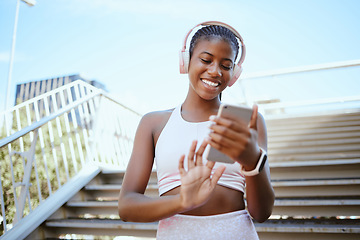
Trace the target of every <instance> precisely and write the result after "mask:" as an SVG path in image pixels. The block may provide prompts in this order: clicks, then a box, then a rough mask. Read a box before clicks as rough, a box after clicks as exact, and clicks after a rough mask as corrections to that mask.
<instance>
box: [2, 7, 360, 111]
mask: <svg viewBox="0 0 360 240" xmlns="http://www.w3.org/2000/svg"><path fill="white" fill-rule="evenodd" d="M15 8H16V0H2V1H0V85H1V89H0V91H1V92H0V96H1V97H0V111H1V110H3V105H4V99H5V94H6V82H7V77H8V67H9V56H10V49H11V40H12V31H13V25H14V18H15ZM208 20H218V21H223V22H226V23H228V24H230V25H232V26H233V27H234V28H236V29H237V30H238V31H239V32H240V34H241V35H242V37H243V38H244V41H245V44H246V47H247V56H246V59H245V62H244V64H243V68H244V72H243V73H244V76H246V74H251V73H254V72H259V71H268V70H273V69H283V68H291V67H298V66H308V65H313V64H322V63H331V62H341V61H347V60H355V59H360V47H359V46H358V45H359V43H360V27H359V23H360V1H357V0H352V1H350V0H341V1H340V0H338V1H334V0H316V1H314V0H302V1H299V0H298V1H295V0H287V1H285V0H283V1H276V0H261V1H260V0H254V1H242V0H239V1H236V0H221V1H220V0H218V1H211V0H207V1H206V0H181V1H165V0H163V1H162V0H152V1H146V0H133V1H121V0H51V1H49V0H37V4H36V5H35V6H34V7H28V6H27V5H26V4H24V3H23V2H21V4H20V11H19V19H18V29H17V41H16V49H15V57H14V66H13V77H12V88H11V89H12V90H11V94H12V95H11V96H12V99H11V102H13V97H14V92H15V85H16V84H17V83H23V82H27V81H33V80H40V79H47V78H51V77H57V76H63V75H69V74H76V73H80V74H82V75H83V76H84V77H86V78H89V79H94V80H98V81H100V82H102V83H104V84H105V85H106V87H107V89H108V90H109V91H110V92H111V93H112V94H114V95H116V96H117V97H118V99H120V101H121V102H123V103H124V104H125V105H128V106H129V107H132V108H134V109H135V110H138V111H140V112H142V113H144V112H148V111H152V110H160V109H165V108H171V107H174V106H176V105H178V104H179V103H181V101H183V99H184V98H185V96H186V93H187V88H188V82H187V76H186V75H180V74H179V70H178V53H179V50H180V47H181V44H182V41H183V38H184V35H185V34H186V32H187V31H188V30H189V29H190V28H192V27H193V26H194V25H196V24H198V23H199V22H202V21H208ZM305 75H306V74H305ZM350 75H351V76H350ZM306 76H307V77H306V78H301V77H300V78H299V77H296V78H288V79H287V78H280V79H277V80H276V81H272V82H271V81H269V79H264V80H254V81H252V82H248V83H245V84H244V85H245V86H246V87H247V91H248V93H249V94H251V95H256V96H255V97H254V98H256V99H261V98H280V99H282V100H284V101H288V100H297V99H301V98H305V99H312V98H314V99H315V98H322V97H326V98H327V97H337V96H343V95H359V94H358V92H359V89H360V80H359V78H358V76H359V69H357V70H355V71H354V70H352V73H351V74H350V73H348V72H344V71H342V70H336V71H335V70H334V71H329V73H328V75H326V76H325V75H324V76H323V75H321V74H320V75H319V74H312V75H311V74H310V75H309V74H307V75H306ZM225 93H226V92H225ZM228 96H231V98H232V99H236V98H241V89H240V85H235V86H234V87H232V89H231V90H229V94H228ZM292 98H293V99H292Z"/></svg>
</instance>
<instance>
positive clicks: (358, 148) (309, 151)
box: [268, 144, 360, 157]
mask: <svg viewBox="0 0 360 240" xmlns="http://www.w3.org/2000/svg"><path fill="white" fill-rule="evenodd" d="M343 152H344V153H346V152H350V153H351V152H355V153H359V154H360V144H345V145H332V146H329V145H326V146H300V145H299V146H298V147H286V148H280V149H279V148H270V147H269V148H268V154H269V155H271V157H277V156H284V155H285V156H293V155H302V156H309V155H310V156H314V155H315V154H322V153H324V155H325V156H327V155H328V154H329V153H330V154H331V153H336V154H339V153H340V154H342V153H343Z"/></svg>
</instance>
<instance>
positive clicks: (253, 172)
mask: <svg viewBox="0 0 360 240" xmlns="http://www.w3.org/2000/svg"><path fill="white" fill-rule="evenodd" d="M260 152H261V155H260V158H259V160H258V163H257V164H256V167H255V169H253V170H251V171H246V170H245V168H244V167H243V166H241V173H242V174H243V175H244V176H255V175H258V174H259V173H260V172H261V170H262V169H263V168H264V165H265V162H266V160H267V154H266V151H265V150H264V149H262V148H260Z"/></svg>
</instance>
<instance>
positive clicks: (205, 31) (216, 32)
mask: <svg viewBox="0 0 360 240" xmlns="http://www.w3.org/2000/svg"><path fill="white" fill-rule="evenodd" d="M213 37H219V38H221V39H222V40H225V41H227V42H229V43H230V44H231V46H232V48H233V49H234V50H235V51H236V54H235V59H236V58H237V55H238V53H239V42H238V40H237V38H236V36H235V34H234V33H233V32H232V31H231V30H230V29H228V28H226V27H223V26H218V25H209V26H206V27H203V28H200V29H199V30H198V31H197V32H196V33H195V34H194V36H193V37H192V39H191V42H190V47H189V52H190V58H191V56H192V53H193V51H194V48H195V46H196V44H197V43H198V42H199V40H200V39H205V40H210V39H211V38H213Z"/></svg>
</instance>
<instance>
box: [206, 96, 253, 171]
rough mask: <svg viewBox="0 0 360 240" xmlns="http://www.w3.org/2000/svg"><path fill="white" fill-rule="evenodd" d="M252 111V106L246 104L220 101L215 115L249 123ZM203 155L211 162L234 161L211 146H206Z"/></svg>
mask: <svg viewBox="0 0 360 240" xmlns="http://www.w3.org/2000/svg"><path fill="white" fill-rule="evenodd" d="M252 111H253V110H252V108H249V107H247V106H234V105H229V104H225V103H222V104H221V105H220V108H219V111H218V114H217V116H221V117H225V118H241V119H242V120H243V121H244V122H246V123H249V122H250V119H251V115H252ZM205 157H206V159H207V160H209V161H213V162H223V163H231V164H232V163H234V161H233V160H232V159H231V158H230V157H229V156H227V155H226V154H224V153H222V152H220V151H218V150H217V149H215V148H213V147H211V146H210V147H208V148H207V151H206V153H205Z"/></svg>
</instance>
